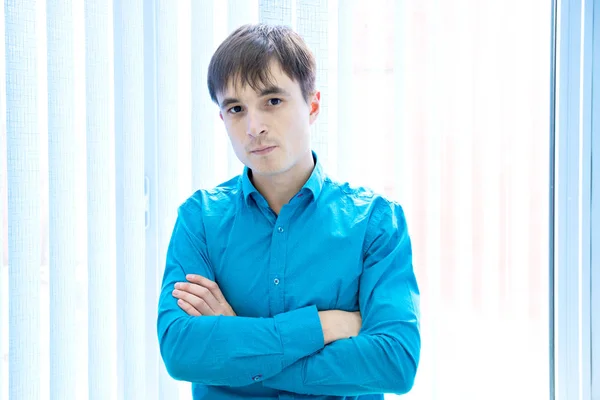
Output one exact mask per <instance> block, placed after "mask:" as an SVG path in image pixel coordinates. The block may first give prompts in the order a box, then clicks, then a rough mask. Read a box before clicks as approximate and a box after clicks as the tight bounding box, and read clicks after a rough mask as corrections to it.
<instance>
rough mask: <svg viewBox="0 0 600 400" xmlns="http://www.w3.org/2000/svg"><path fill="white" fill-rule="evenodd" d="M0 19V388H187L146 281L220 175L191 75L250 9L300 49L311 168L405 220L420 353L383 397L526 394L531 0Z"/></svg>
mask: <svg viewBox="0 0 600 400" xmlns="http://www.w3.org/2000/svg"><path fill="white" fill-rule="evenodd" d="M0 13H1V15H0V24H2V27H1V28H2V29H0V32H2V34H4V40H2V41H0V75H1V76H5V77H6V79H2V80H0V94H1V95H0V121H1V122H2V124H1V128H2V129H1V130H0V150H1V151H0V210H1V211H2V212H0V221H1V224H0V226H1V227H2V229H0V243H1V244H2V245H1V246H0V256H1V257H0V260H1V261H2V262H1V263H0V267H1V268H0V355H1V356H2V358H1V359H0V400H7V399H10V400H21V399H27V400H32V399H38V398H39V399H61V400H63V399H77V400H79V399H86V398H89V399H126V400H130V399H156V400H159V399H160V400H162V399H173V398H177V397H178V396H180V397H179V398H181V399H187V398H190V388H189V385H188V384H181V383H176V382H174V381H173V380H172V379H171V378H170V377H168V375H167V374H166V372H165V371H164V368H163V366H162V363H161V361H160V359H159V355H158V344H157V339H156V330H155V320H156V303H157V294H158V289H159V284H160V278H161V274H162V268H163V262H164V258H165V252H166V246H167V243H168V240H169V237H170V233H171V230H172V226H173V223H174V218H175V215H176V209H177V206H178V205H179V204H180V203H181V202H182V201H183V200H184V199H185V198H187V197H188V196H189V195H191V194H192V193H193V191H194V190H196V189H198V188H205V187H210V186H213V185H216V184H218V183H219V182H222V181H224V180H226V179H228V178H229V177H232V176H234V175H237V174H239V173H240V172H241V169H242V165H241V164H240V163H239V161H238V160H237V159H236V158H235V155H234V154H233V152H232V151H231V150H230V148H229V143H228V139H227V136H226V133H225V131H224V128H223V125H222V122H221V121H220V120H219V119H218V111H217V109H216V106H215V105H214V104H212V103H211V101H210V98H209V96H208V90H207V87H206V72H207V66H208V62H209V59H210V56H211V55H212V52H213V51H214V50H215V49H216V46H217V45H218V44H219V43H220V42H221V41H222V40H223V39H224V38H225V37H226V35H227V34H228V33H229V32H231V31H232V30H233V29H235V28H236V27H237V26H239V25H240V24H242V23H245V22H257V21H262V22H268V23H284V24H289V25H291V26H292V27H294V28H295V29H297V30H298V31H299V32H300V33H301V34H302V36H303V37H304V38H305V39H306V41H307V42H308V44H309V46H310V47H311V49H312V50H313V51H314V53H315V56H316V58H317V62H318V79H317V84H318V86H319V88H320V90H321V100H322V103H323V108H322V112H321V114H320V117H319V120H318V122H317V124H316V126H315V127H314V130H313V144H314V149H315V150H316V151H317V152H318V154H319V156H320V158H321V160H322V161H323V163H324V164H325V167H326V169H327V171H328V172H329V173H330V174H331V175H333V176H335V177H337V178H339V179H345V180H346V179H347V180H350V181H352V182H354V183H356V184H361V185H367V186H370V187H372V188H373V189H375V190H377V191H380V192H383V193H385V194H387V195H389V196H390V197H392V198H394V199H397V200H398V201H400V202H401V204H403V206H404V208H405V210H406V214H407V218H408V223H409V228H410V230H411V235H412V238H413V246H414V247H413V253H414V264H415V269H416V272H417V277H418V279H419V283H420V286H421V290H422V316H423V321H422V332H423V349H422V359H421V365H420V368H419V373H418V376H417V381H416V385H415V388H414V389H413V391H412V392H411V393H410V394H408V395H407V396H405V397H404V398H407V399H436V400H437V399H439V400H445V399H456V398H461V399H480V398H486V399H506V398H522V399H533V398H536V399H543V398H548V390H549V386H550V385H549V381H548V375H549V374H548V360H549V350H548V349H549V341H548V340H549V332H548V325H549V321H548V309H549V301H548V278H549V273H548V267H547V266H548V261H549V260H548V254H549V248H548V215H549V210H548V186H547V185H548V180H549V176H548V166H549V160H548V155H549V153H550V152H549V135H548V132H549V121H550V115H549V106H548V105H549V98H550V85H549V82H550V27H551V24H550V20H551V5H550V3H549V2H548V1H546V0H532V1H527V2H522V1H516V0H510V1H503V2H497V1H491V0H489V1H488V0H486V1H481V0H458V1H453V2H438V1H433V0H425V1H419V2H412V1H392V0H379V1H375V2H373V1H366V0H344V1H339V2H338V1H333V0H331V1H326V0H312V1H309V0H302V1H300V0H281V1H276V0H254V1H246V0H229V1H210V0H152V1H142V0H85V1H77V0H45V1H44V0H38V1H35V0H6V1H5V2H4V7H3V8H2V10H1V11H0ZM517 388H518V389H517ZM389 397H390V398H393V397H394V396H391V395H390V396H389Z"/></svg>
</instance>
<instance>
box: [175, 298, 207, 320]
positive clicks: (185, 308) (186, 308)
mask: <svg viewBox="0 0 600 400" xmlns="http://www.w3.org/2000/svg"><path fill="white" fill-rule="evenodd" d="M177 305H178V306H179V307H180V308H181V309H182V310H183V311H185V312H186V313H187V315H191V316H192V317H200V316H202V314H200V313H199V312H198V310H196V309H195V308H194V307H193V306H192V305H191V304H190V303H188V302H186V301H185V300H182V299H179V300H177Z"/></svg>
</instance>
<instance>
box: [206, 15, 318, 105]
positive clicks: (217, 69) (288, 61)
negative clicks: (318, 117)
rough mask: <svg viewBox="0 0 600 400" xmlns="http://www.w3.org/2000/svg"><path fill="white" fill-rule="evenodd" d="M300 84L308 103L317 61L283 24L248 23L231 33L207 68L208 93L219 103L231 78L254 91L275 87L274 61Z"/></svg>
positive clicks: (312, 88) (303, 43)
mask: <svg viewBox="0 0 600 400" xmlns="http://www.w3.org/2000/svg"><path fill="white" fill-rule="evenodd" d="M273 59H274V60H276V61H278V62H279V64H280V66H281V69H282V70H283V71H284V72H285V73H286V74H287V75H288V76H289V77H290V79H292V80H294V81H296V82H298V84H299V85H300V89H301V90H302V95H303V96H304V98H305V100H307V102H308V99H309V97H310V95H312V94H313V93H314V91H315V77H316V62H315V58H314V55H313V54H312V52H311V51H310V49H309V48H308V46H307V45H306V43H305V42H304V40H303V39H302V37H300V35H299V34H298V33H296V32H294V31H293V30H292V29H291V28H289V27H287V26H284V25H266V24H248V25H243V26H241V27H239V28H238V29H236V30H235V31H234V32H233V33H231V34H230V35H229V36H228V37H227V39H225V40H224V41H223V43H221V45H220V46H219V47H218V48H217V50H216V51H215V54H214V55H213V56H212V59H211V61H210V64H209V66H208V92H209V93H210V97H211V99H212V101H214V102H215V103H217V93H222V92H223V91H224V90H225V89H226V87H227V85H228V84H229V82H230V80H231V79H234V80H237V81H239V82H241V84H242V85H243V86H245V85H246V84H249V85H250V87H251V88H252V89H254V90H259V89H260V88H261V85H262V87H265V86H270V85H271V84H272V81H271V76H270V74H269V63H270V61H271V60H273Z"/></svg>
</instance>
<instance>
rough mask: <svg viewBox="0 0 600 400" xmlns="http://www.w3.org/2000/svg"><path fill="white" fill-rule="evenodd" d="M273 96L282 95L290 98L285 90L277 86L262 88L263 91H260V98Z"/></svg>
mask: <svg viewBox="0 0 600 400" xmlns="http://www.w3.org/2000/svg"><path fill="white" fill-rule="evenodd" d="M273 94H280V95H283V96H290V94H289V93H288V92H287V91H286V90H284V89H282V88H280V87H278V86H269V87H266V88H264V89H263V90H261V91H260V97H264V96H270V95H273Z"/></svg>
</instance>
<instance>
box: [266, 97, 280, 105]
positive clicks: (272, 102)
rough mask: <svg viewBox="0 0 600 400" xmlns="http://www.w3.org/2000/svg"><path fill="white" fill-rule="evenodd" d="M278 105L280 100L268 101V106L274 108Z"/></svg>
mask: <svg viewBox="0 0 600 400" xmlns="http://www.w3.org/2000/svg"><path fill="white" fill-rule="evenodd" d="M278 104H281V99H269V105H271V106H276V105H278Z"/></svg>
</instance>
